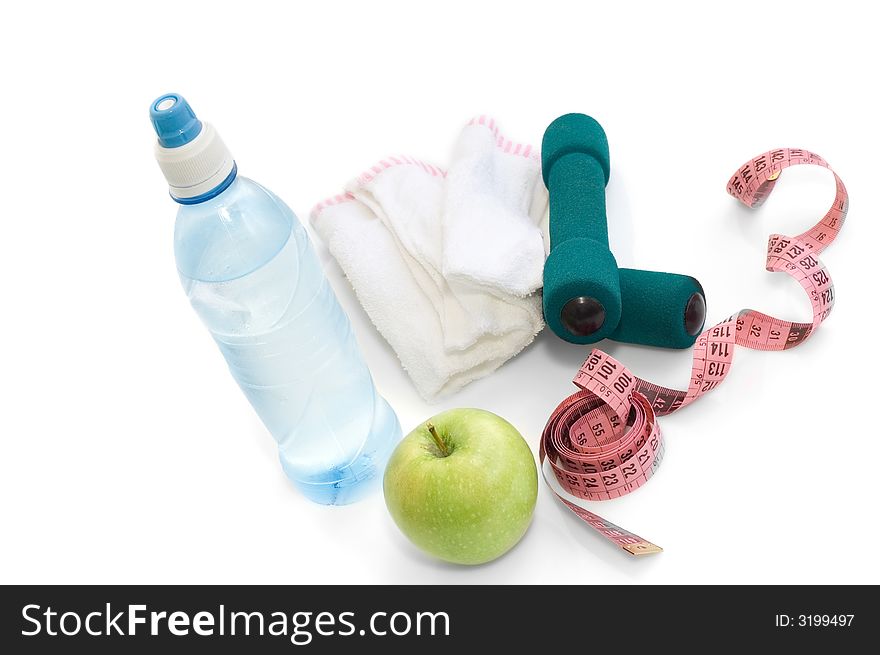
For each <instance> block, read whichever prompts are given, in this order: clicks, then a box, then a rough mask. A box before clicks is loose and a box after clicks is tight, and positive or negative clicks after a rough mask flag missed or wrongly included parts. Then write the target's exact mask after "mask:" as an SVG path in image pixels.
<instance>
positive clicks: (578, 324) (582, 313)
mask: <svg viewBox="0 0 880 655" xmlns="http://www.w3.org/2000/svg"><path fill="white" fill-rule="evenodd" d="M559 320H560V321H562V325H563V327H564V328H565V329H566V330H568V331H569V332H571V333H572V334H573V335H574V336H576V337H588V336H590V335H591V334H594V333H595V332H598V331H599V330H601V329H602V326H603V325H604V324H605V307H603V306H602V303H600V302H599V301H598V300H596V299H595V298H591V297H589V296H578V297H577V298H572V299H571V300H569V301H568V302H567V303H565V305H564V306H563V307H562V312H560V315H559Z"/></svg>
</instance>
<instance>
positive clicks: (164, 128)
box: [150, 93, 202, 148]
mask: <svg viewBox="0 0 880 655" xmlns="http://www.w3.org/2000/svg"><path fill="white" fill-rule="evenodd" d="M150 120H151V121H152V122H153V128H154V129H155V130H156V134H157V135H158V137H159V143H160V144H161V145H162V146H163V147H165V148H178V147H180V146H182V145H185V144H187V143H189V142H190V141H192V140H193V139H195V138H196V137H197V136H198V135H199V133H201V131H202V121H200V120H199V119H198V118H196V113H195V112H194V111H193V110H192V107H190V106H189V103H188V102H187V101H186V99H185V98H184V97H183V96H182V95H180V94H179V93H166V94H164V95H162V96H159V97H158V98H156V100H155V101H154V102H153V104H152V105H150Z"/></svg>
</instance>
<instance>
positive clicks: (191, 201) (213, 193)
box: [169, 161, 238, 205]
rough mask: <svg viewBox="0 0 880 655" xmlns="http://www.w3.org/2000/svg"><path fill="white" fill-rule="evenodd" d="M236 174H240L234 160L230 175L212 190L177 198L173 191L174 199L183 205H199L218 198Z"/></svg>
mask: <svg viewBox="0 0 880 655" xmlns="http://www.w3.org/2000/svg"><path fill="white" fill-rule="evenodd" d="M236 175H238V166H237V165H236V163H235V162H234V161H233V162H232V170H231V171H230V172H229V175H227V176H226V179H224V180H223V181H222V182H221V183H220V184H218V185H217V186H215V187H214V188H213V189H211V190H210V191H207V192H205V193H202V194H200V195H198V196H193V197H192V198H177V197H176V196H175V195H174V194H173V193H171V197H172V198H173V199H174V201H175V202H177V203H179V204H181V205H198V204H199V203H202V202H205V201H207V200H210V199H211V198H216V197H217V196H219V195H220V194H221V193H223V192H224V191H226V189H228V188H229V185H230V184H232V183H233V182H234V181H235V176H236ZM169 193H170V191H169Z"/></svg>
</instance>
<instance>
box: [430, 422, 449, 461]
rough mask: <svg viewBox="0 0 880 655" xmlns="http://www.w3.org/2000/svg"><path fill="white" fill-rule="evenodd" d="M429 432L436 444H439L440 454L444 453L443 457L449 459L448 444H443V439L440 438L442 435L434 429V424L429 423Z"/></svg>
mask: <svg viewBox="0 0 880 655" xmlns="http://www.w3.org/2000/svg"><path fill="white" fill-rule="evenodd" d="M428 432H430V433H431V436H432V437H434V443H436V444H437V448H439V449H440V452H441V453H443V457H449V449H448V448H447V447H446V444H445V443H443V439H441V438H440V435H439V434H437V430H435V429H434V424H433V423H431V422H428Z"/></svg>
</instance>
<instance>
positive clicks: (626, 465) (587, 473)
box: [540, 148, 849, 555]
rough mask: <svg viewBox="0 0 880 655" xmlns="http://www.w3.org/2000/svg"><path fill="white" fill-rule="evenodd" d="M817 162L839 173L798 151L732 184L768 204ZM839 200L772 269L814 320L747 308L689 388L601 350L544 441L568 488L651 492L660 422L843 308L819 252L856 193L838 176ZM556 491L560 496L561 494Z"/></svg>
mask: <svg viewBox="0 0 880 655" xmlns="http://www.w3.org/2000/svg"><path fill="white" fill-rule="evenodd" d="M798 164H811V165H815V166H823V167H825V168H827V169H828V170H829V171H831V167H830V166H828V163H827V162H826V161H825V160H824V159H822V158H821V157H819V156H818V155H816V154H814V153H811V152H809V151H807V150H800V149H797V148H779V149H778V150H771V151H770V152H766V153H764V154H763V155H760V156H759V157H755V158H754V159H752V160H750V161H749V162H747V163H746V164H745V165H744V166H742V167H740V168H739V170H737V172H736V173H735V174H734V175H733V177H732V178H731V179H730V181H729V182H728V183H727V192H728V193H730V194H731V195H732V196H733V197H734V198H736V199H737V200H740V201H741V202H743V203H744V204H746V205H748V206H749V207H757V206H759V205H760V204H761V203H762V202H763V201H764V199H765V198H766V197H767V196H768V195H769V194H770V192H771V191H772V190H773V187H774V186H775V184H776V180H777V179H778V177H779V174H780V173H781V172H782V171H783V170H784V169H785V168H788V167H789V166H796V165H798ZM831 173H832V174H833V175H834V180H835V182H836V185H837V192H836V195H835V197H834V204H833V205H832V206H831V209H829V210H828V212H827V213H826V214H825V216H824V217H823V218H822V220H821V221H819V222H818V223H817V224H816V225H814V226H813V227H812V228H810V229H809V230H807V231H806V232H804V233H803V234H800V235H798V236H796V237H787V236H783V235H781V234H773V235H771V236H770V241H769V244H768V246H767V270H768V271H771V272H776V271H781V272H784V273H787V274H788V275H791V276H792V277H793V278H795V279H796V280H797V281H798V282H799V283H800V285H801V286H802V287H803V289H804V291H806V293H807V295H808V296H809V297H810V302H811V303H812V306H813V321H812V322H811V323H792V322H790V321H783V320H781V319H778V318H774V317H773V316H768V315H767V314H763V313H761V312H758V311H755V310H753V309H743V310H740V311H739V312H737V313H736V314H734V315H732V316H730V317H729V318H727V319H725V320H723V321H722V322H720V323H718V324H717V325H715V326H714V327H711V328H709V329H708V330H706V331H704V332H703V333H702V334H701V335H700V336H699V337H698V338H697V341H696V344H695V345H694V364H693V370H692V372H691V379H690V385H689V387H688V389H687V391H680V390H677V389H670V388H668V387H663V386H660V385H657V384H653V383H651V382H647V381H646V380H642V379H641V378H639V377H637V376H635V375H633V374H632V373H631V372H630V371H629V370H628V369H627V368H626V367H625V366H624V365H623V364H621V363H620V362H618V361H617V360H615V359H614V358H613V357H610V356H609V355H607V354H606V353H604V352H602V351H601V350H598V349H594V350H593V351H592V353H590V356H589V357H588V358H587V360H586V361H585V362H584V364H583V366H581V368H580V370H579V371H578V373H577V375H576V376H575V378H574V383H575V384H576V385H577V386H578V387H580V388H581V391H578V392H577V393H575V394H573V395H571V396H569V397H568V398H566V399H565V400H563V401H562V403H560V404H559V406H558V407H557V408H556V409H555V410H554V411H553V414H552V415H551V416H550V419H549V420H548V421H547V426H546V427H545V428H544V433H543V435H542V437H541V448H540V457H541V466H542V470H543V464H544V460H545V459H547V460H549V462H550V466H551V467H552V469H553V473H554V474H555V476H556V480H557V481H558V482H559V484H560V486H561V487H562V488H563V489H564V490H565V491H566V492H568V493H569V494H571V495H572V496H576V497H578V498H582V499H585V500H607V499H609V498H618V497H620V496H623V495H624V494H627V493H629V492H631V491H634V490H635V489H638V488H639V487H640V486H642V485H643V484H644V483H645V482H647V481H648V479H649V478H650V477H651V476H652V475H653V474H654V471H656V470H657V467H658V466H659V464H660V461H661V459H662V458H663V436H662V434H661V432H660V426H659V424H658V422H657V417H658V416H664V415H665V414H671V413H672V412H674V411H677V410H679V409H681V408H682V407H685V406H687V405H690V404H691V403H692V402H694V401H695V400H697V398H699V397H700V396H702V395H704V394H706V393H708V392H710V391H712V390H713V389H715V388H716V387H718V385H719V384H721V382H722V381H723V380H724V378H725V377H727V374H728V373H729V372H730V365H731V362H732V361H733V351H734V347H735V346H736V345H739V346H745V347H747V348H754V349H757V350H786V349H788V348H794V347H795V346H797V345H798V344H801V343H803V342H804V341H806V340H807V339H808V338H809V336H810V335H811V334H812V333H813V332H814V331H815V330H816V328H818V327H819V325H820V324H821V323H822V321H824V320H825V319H826V318H827V317H828V314H829V313H830V312H831V308H832V307H833V306H834V286H833V284H832V283H831V278H830V277H829V275H828V271H827V270H826V268H825V266H824V265H823V264H822V262H820V261H819V259H818V258H817V255H818V254H819V253H820V252H822V250H824V249H825V248H827V247H828V246H829V245H830V244H831V242H832V241H834V239H835V238H836V237H837V234H838V233H839V232H840V228H841V227H842V226H843V222H844V219H845V218H846V211H847V206H848V203H849V201H848V196H847V193H846V188H845V187H844V186H843V182H842V181H841V179H840V178H839V177H838V176H837V174H836V173H834V171H831ZM554 493H556V492H555V491H554ZM556 495H557V497H558V498H559V499H560V500H561V501H562V502H563V503H565V505H566V506H567V507H568V508H569V509H571V510H572V511H573V512H574V513H575V514H577V515H578V516H579V517H580V518H581V519H583V520H584V521H585V522H586V523H587V524H588V525H590V526H591V527H593V528H594V529H595V530H597V531H598V532H599V533H600V534H601V535H602V536H604V537H605V538H606V539H609V540H611V541H612V542H614V543H616V544H617V545H618V546H620V547H621V548H623V549H624V550H626V551H627V552H628V553H630V554H632V555H647V554H650V553H657V552H660V551H661V550H662V549H661V548H660V547H659V546H656V545H654V544H652V543H651V542H649V541H646V540H645V539H642V538H641V537H639V536H637V535H635V534H633V533H631V532H629V531H627V530H624V529H623V528H620V527H618V526H616V525H614V524H613V523H609V522H608V521H605V520H604V519H603V518H601V517H600V516H597V515H596V514H593V513H592V512H589V511H587V510H586V509H584V508H583V507H580V506H579V505H576V504H575V503H573V502H571V501H569V500H566V499H565V498H563V497H562V496H561V495H560V494H559V493H556Z"/></svg>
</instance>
